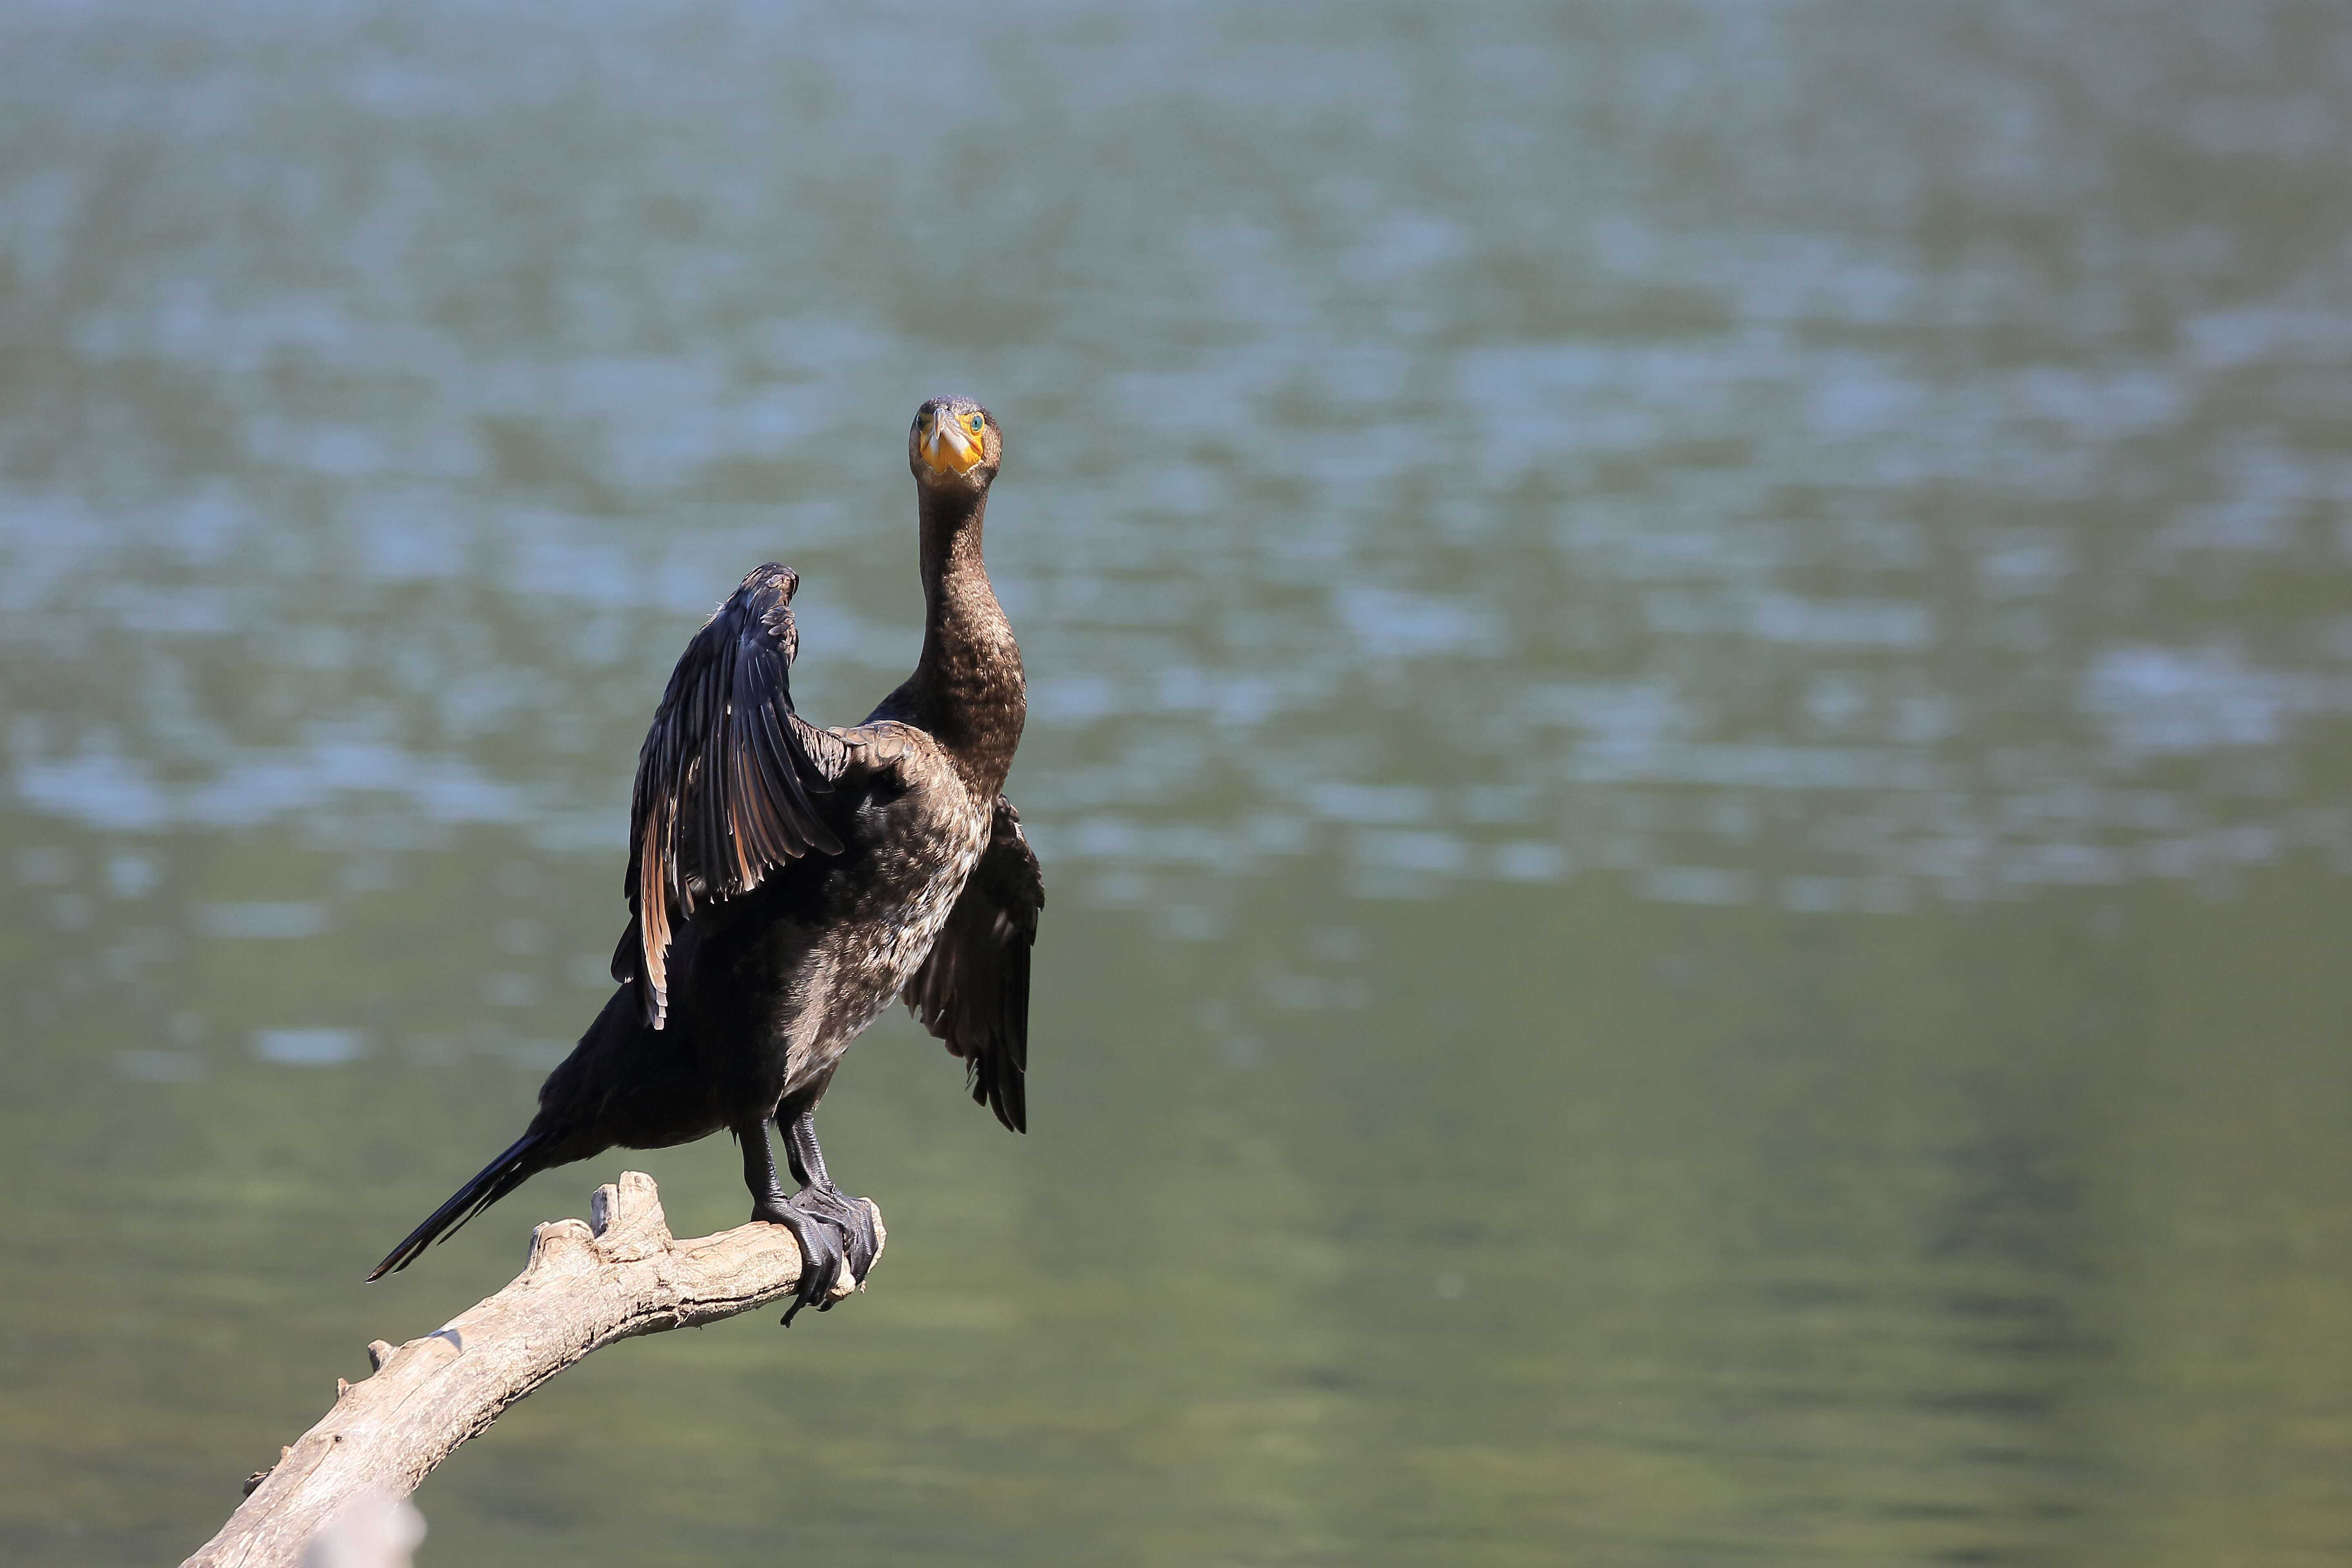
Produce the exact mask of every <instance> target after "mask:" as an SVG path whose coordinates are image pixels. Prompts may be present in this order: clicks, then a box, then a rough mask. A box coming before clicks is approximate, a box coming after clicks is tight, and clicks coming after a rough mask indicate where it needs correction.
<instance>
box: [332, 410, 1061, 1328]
mask: <svg viewBox="0 0 2352 1568" xmlns="http://www.w3.org/2000/svg"><path fill="white" fill-rule="evenodd" d="M1002 453H1003V440H1002V437H1001V435H1000V433H999V431H998V429H997V425H996V421H995V419H994V418H993V417H992V416H990V414H989V413H988V411H987V410H986V409H984V408H982V407H981V406H980V405H978V404H975V403H972V402H971V401H969V400H968V399H965V398H960V397H945V398H934V399H933V400H931V401H930V402H928V403H926V404H924V405H923V406H922V407H921V409H920V410H919V411H918V412H917V414H916V416H915V425H914V428H913V430H912V431H911V432H910V434H909V435H908V465H909V467H911V468H913V470H914V474H915V488H916V493H917V496H918V498H919V512H920V517H921V523H922V553H921V565H922V578H923V651H922V657H921V658H920V659H919V662H918V663H917V664H916V666H915V673H914V674H912V675H911V676H908V678H907V679H906V681H905V682H904V683H903V684H902V685H900V686H899V688H898V689H897V690H896V691H893V692H892V693H890V695H889V696H887V697H886V698H884V699H883V700H882V702H881V705H880V706H879V707H877V708H876V709H875V710H874V711H873V713H872V714H870V715H869V716H868V717H867V718H866V721H865V722H864V723H863V724H860V725H857V726H856V728H854V729H840V730H821V729H818V728H817V727H815V726H814V725H813V724H810V723H809V722H808V721H805V720H803V719H802V718H801V717H800V715H799V714H797V713H795V712H794V711H793V701H792V693H791V689H790V686H789V682H788V679H787V676H788V671H789V668H790V666H791V664H792V662H793V657H794V655H795V654H796V653H797V652H798V646H799V639H798V637H797V635H796V633H795V632H794V630H793V616H792V609H791V604H792V597H793V589H794V588H795V587H796V586H797V585H798V582H799V579H798V578H797V577H796V576H795V575H794V574H793V573H792V572H790V571H787V570H786V569H785V568H783V567H782V566H777V565H772V564H771V565H766V566H762V567H761V568H760V569H759V570H758V571H756V572H753V573H752V574H751V575H750V576H748V577H746V578H744V579H743V583H742V585H741V586H740V587H739V588H737V589H736V590H735V593H734V595H732V596H731V597H730V598H729V599H728V601H727V602H726V603H725V604H723V605H720V606H719V609H718V611H717V612H716V613H715V614H714V615H712V616H711V617H710V619H709V622H708V623H707V624H706V625H705V626H703V628H702V629H701V631H699V632H698V633H697V634H695V637H694V639H693V641H691V642H689V643H688V645H687V648H686V653H685V655H684V657H682V658H679V660H678V661H677V669H676V670H675V671H674V672H673V673H672V674H671V676H670V679H669V688H668V689H667V691H665V692H664V693H663V694H662V700H661V705H660V707H658V708H657V709H656V710H655V711H654V722H653V728H652V729H651V730H650V731H647V732H646V743H645V747H644V750H642V751H641V752H639V753H638V755H637V780H636V788H635V792H634V795H633V796H632V799H631V802H630V808H629V870H628V878H627V882H626V889H627V892H628V897H629V909H630V912H631V916H632V919H631V921H630V924H629V928H628V930H627V931H626V932H625V933H624V934H623V936H622V939H621V945H620V948H619V951H618V952H615V953H614V956H613V977H614V979H615V980H617V981H619V982H620V989H618V990H617V991H615V992H614V994H613V997H612V1000H611V1001H609V1002H607V1003H606V1004H605V1005H604V1011H603V1012H602V1013H601V1014H599V1015H598V1016H597V1018H596V1021H595V1022H594V1023H593V1024H591V1025H590V1026H588V1032H587V1033H586V1034H584V1035H583V1036H582V1037H581V1038H580V1043H579V1045H577V1046H576V1047H573V1048H572V1054H571V1055H570V1056H569V1057H567V1058H564V1060H563V1062H562V1064H561V1065H560V1066H558V1067H557V1068H555V1070H554V1071H553V1072H551V1073H550V1074H548V1077H547V1081H546V1083H544V1084H543V1085H541V1088H540V1091H539V1113H538V1114H537V1115H536V1116H534V1117H532V1118H531V1121H530V1128H529V1130H527V1131H525V1132H524V1133H523V1135H522V1137H521V1138H520V1139H519V1140H517V1141H516V1142H515V1143H514V1145H513V1147H511V1148H509V1149H508V1150H507V1152H505V1153H503V1154H500V1155H499V1157H498V1158H497V1159H495V1160H493V1161H491V1162H490V1163H489V1164H488V1165H487V1166H486V1167H484V1168H483V1170H482V1171H481V1173H479V1174H478V1175H477V1176H475V1177H474V1179H473V1180H471V1181H469V1182H467V1184H465V1185H464V1186H463V1187H461V1188H459V1189H458V1190H457V1194H456V1195H455V1196H453V1197H451V1198H450V1200H449V1201H448V1202H447V1203H446V1204H443V1205H441V1206H440V1207H439V1208H438V1209H436V1210H435V1211H434V1213H433V1215H432V1216H431V1217H430V1218H428V1219H427V1220H425V1223H424V1224H423V1225H420V1226H417V1227H416V1229H415V1231H413V1232H411V1233H410V1235H409V1237H408V1238H407V1239H406V1240H405V1241H403V1242H402V1243H401V1244H400V1245H399V1246H398V1247H394V1248H393V1249H392V1253H391V1256H389V1257H387V1258H385V1259H384V1260H383V1262H382V1263H380V1264H378V1265H377V1266H376V1269H375V1272H374V1273H373V1274H372V1275H370V1276H369V1278H370V1279H381V1278H383V1276H384V1275H385V1274H387V1273H390V1272H392V1271H393V1270H394V1269H399V1268H406V1267H407V1266H408V1265H409V1264H410V1263H412V1262H414V1261H415V1258H416V1257H417V1255H418V1254H419V1253H421V1252H423V1251H424V1250H425V1247H427V1246H429V1245H430V1244H431V1243H432V1242H433V1241H434V1240H435V1238H436V1237H444V1236H446V1235H447V1234H448V1233H449V1232H451V1231H454V1230H456V1229H457V1226H461V1225H463V1224H465V1222H466V1221H467V1220H469V1219H471V1218H472V1217H473V1216H474V1215H478V1214H479V1213H481V1212H482V1211H483V1210H484V1209H486V1208H488V1206H489V1205H492V1204H494V1203H496V1202H498V1201H499V1199H500V1198H502V1197H504V1196H506V1194H509V1193H510V1192H512V1191H513V1190H514V1189H515V1188H516V1187H518V1186H520V1185H521V1184H523V1183H524V1182H525V1181H526V1180H528V1179H529V1178H530V1176H532V1175H533V1174H535V1173H538V1172H541V1171H544V1170H547V1169H549V1168H550V1167H551V1166H555V1165H562V1164H568V1163H571V1162H572V1161H574V1160H585V1159H588V1158H590V1157H591V1156H593V1155H596V1154H600V1153H602V1152H604V1151H605V1150H607V1149H610V1148H612V1147H614V1145H615V1144H617V1145H619V1146H621V1147H623V1148H628V1149H657V1148H667V1147H668V1146H669V1145H671V1144H676V1143H686V1142H692V1141H693V1140H695V1139H698V1138H702V1137H706V1136H708V1135H709V1134H710V1133H713V1132H718V1131H730V1132H732V1133H733V1134H734V1135H735V1137H736V1138H737V1140H738V1141H739V1142H740V1143H741V1144H742V1147H743V1179H744V1181H745V1183H746V1184H748V1185H749V1186H750V1187H751V1217H752V1218H754V1219H760V1220H768V1221H771V1222H772V1223H774V1224H777V1225H781V1226H785V1227H787V1228H788V1229H790V1230H791V1231H792V1233H793V1237H795V1238H796V1239H797V1240H798V1241H799V1243H800V1246H801V1249H802V1253H803V1258H804V1260H805V1265H804V1267H803V1269H802V1273H801V1281H800V1286H799V1289H798V1294H797V1297H796V1300H794V1302H793V1307H792V1310H791V1311H789V1312H787V1313H786V1314H785V1317H784V1321H786V1322H790V1321H792V1317H793V1313H795V1312H798V1311H799V1310H800V1309H801V1308H803V1307H804V1306H808V1305H811V1304H816V1305H818V1306H819V1308H820V1310H822V1309H823V1308H824V1307H825V1306H829V1305H830V1304H831V1302H830V1300H829V1297H828V1292H829V1291H830V1289H832V1288H833V1286H834V1284H835V1281H836V1280H837V1279H839V1277H840V1274H841V1270H842V1269H843V1268H847V1269H848V1270H849V1271H850V1274H851V1277H852V1278H853V1279H857V1280H860V1281H862V1280H863V1279H865V1276H866V1268H868V1267H870V1266H871V1264H872V1263H873V1260H874V1253H875V1249H876V1238H875V1234H874V1227H873V1220H872V1217H871V1215H870V1214H869V1212H868V1210H867V1208H866V1205H865V1204H864V1203H863V1202H861V1201H858V1200H856V1199H852V1198H848V1197H846V1196H845V1195H844V1194H842V1192H841V1190H840V1189H839V1188H837V1187H835V1185H834V1184H833V1179H832V1177H831V1176H829V1175H828V1174H827V1173H826V1172H825V1166H824V1154H823V1153H822V1152H820V1151H819V1150H818V1148H817V1141H816V1124H815V1121H814V1117H815V1113H816V1107H817V1101H818V1100H821V1099H822V1098H823V1097H824V1089H825V1085H826V1084H827V1083H829V1082H830V1081H831V1080H832V1079H833V1073H834V1068H835V1067H836V1066H838V1065H839V1063H840V1060H841V1057H842V1053H843V1052H844V1051H845V1050H846V1049H848V1047H849V1042H850V1041H851V1040H853V1039H854V1038H856V1036H857V1034H858V1032H859V1031H860V1030H862V1029H864V1028H865V1027H866V1025H868V1024H870V1023H872V1022H873V1021H874V1019H875V1018H876V1017H877V1016H878V1015H879V1014H880V1013H881V1012H882V1011H883V1009H884V1008H886V1007H887V1006H888V1005H889V1004H890V1000H891V998H892V997H893V996H903V997H904V998H905V999H906V1002H907V1005H908V1007H909V1008H911V1009H912V1010H913V1012H914V1014H915V1016H917V1017H918V1018H919V1019H920V1020H921V1021H922V1023H923V1024H924V1025H925V1026H926V1027H928V1028H929V1030H930V1032H931V1033H932V1034H933V1035H935V1036H937V1037H939V1038H940V1039H941V1040H943V1041H945V1042H946V1044H947V1048H948V1049H949V1050H950V1052H952V1053H953V1054H955V1055H956V1056H958V1057H961V1058H964V1060H965V1061H966V1063H967V1064H969V1065H968V1076H969V1079H970V1083H971V1093H972V1098H973V1099H974V1100H978V1101H980V1102H981V1103H982V1104H985V1105H986V1106H988V1107H989V1109H990V1110H993V1111H994V1112H995V1113H996V1119H997V1120H998V1121H1002V1122H1003V1123H1004V1125H1005V1126H1007V1127H1009V1128H1011V1129H1012V1130H1013V1131H1016V1132H1018V1131H1024V1130H1025V1128H1026V1125H1027V1112H1026V1110H1025V1108H1024V1096H1023V1090H1022V1074H1023V1071H1024V1068H1025V1067H1026V1066H1027V1058H1028V1028H1029V950H1030V947H1031V945H1032V944H1033V943H1034V942H1035V940H1036V934H1037V914H1038V911H1039V910H1040V909H1042V908H1043V907H1044V905H1045V882H1044V879H1043V878H1042V876H1041V875H1040V873H1039V871H1038V868H1037V858H1036V856H1035V855H1034V854H1033V853H1032V852H1031V851H1030V848H1029V845H1028V841H1027V840H1026V839H1025V838H1024V837H1023V835H1022V832H1021V818H1020V817H1019V816H1017V815H1016V814H1015V813H1014V811H1013V806H1012V805H1011V803H1009V802H1008V801H1006V800H1005V798H1004V796H1003V795H1002V794H1001V793H999V792H1000V790H1001V788H1002V786H1003V783H1004V774H1005V771H1006V770H1007V769H1008V768H1009V767H1011V766H1012V763H1013V748H1014V746H1016V745H1017V744H1018V743H1019V742H1020V740H1021V726H1022V721H1023V719H1024V715H1025V713H1026V711H1027V699H1026V695H1025V688H1024V683H1023V680H1022V674H1021V650H1020V649H1019V648H1018V647H1015V646H1014V644H1013V629H1012V627H1011V626H1008V625H1007V624H1006V623H1005V619H1004V612H1003V610H1002V609H1000V608H999V607H998V605H997V603H996V594H995V591H994V590H993V589H992V588H991V587H990V586H989V582H988V574H987V572H986V570H985V569H984V568H983V567H982V563H981V517H982V512H983V511H984V510H986V508H987V505H988V489H989V485H990V482H991V481H992V480H993V479H995V477H996V469H997V463H998V460H999V458H1000V457H1001V456H1002ZM770 1121H774V1122H775V1124H776V1126H777V1128H778V1130H779V1131H781V1132H782V1137H783V1141H784V1152H785V1158H786V1160H787V1161H788V1162H789V1163H790V1164H791V1167H792V1173H793V1178H794V1179H795V1180H796V1181H797V1182H798V1183H799V1190H798V1191H797V1192H793V1193H789V1194H788V1193H786V1192H785V1191H784V1189H783V1184H782V1182H781V1181H779V1180H778V1178H777V1174H776V1160H775V1154H774V1152H773V1150H772V1147H771V1146H770V1144H769V1142H768V1123H769V1122H770Z"/></svg>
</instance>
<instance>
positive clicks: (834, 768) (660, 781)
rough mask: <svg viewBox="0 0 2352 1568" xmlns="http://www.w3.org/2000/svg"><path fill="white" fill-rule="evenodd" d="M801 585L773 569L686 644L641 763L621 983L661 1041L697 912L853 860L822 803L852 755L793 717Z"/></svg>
mask: <svg viewBox="0 0 2352 1568" xmlns="http://www.w3.org/2000/svg"><path fill="white" fill-rule="evenodd" d="M799 583H800V579H799V578H798V577H797V576H795V575H794V574H793V573H792V572H791V571H789V570H787V569H786V568H784V567H782V566H779V565H776V564H774V563H769V564H768V565H765V566H761V568H759V569H758V570H757V571H755V572H753V573H752V574H751V575H750V576H748V577H746V578H744V579H743V582H742V584H741V585H740V587H738V588H737V589H736V590H735V592H734V594H733V595H730V597H729V598H728V600H727V602H726V603H725V604H723V605H719V608H718V610H717V611H716V612H714V613H713V614H712V616H711V617H710V619H709V621H708V622H706V623H705V624H704V626H703V627H702V629H701V630H700V631H698V632H697V633H696V634H695V635H694V638H693V640H692V641H690V642H688V644H687V646H686V652H685V653H684V654H683V655H681V656H680V657H679V658H678V661H677V668H676V669H674V670H672V671H671V672H670V678H669V686H668V688H667V689H666V690H665V691H664V692H663V693H662V700H661V705H660V706H659V707H658V708H656V710H654V721H653V727H652V728H651V729H649V730H648V731H646V743H645V746H644V747H643V749H642V750H640V751H639V752H638V753H637V778H636V785H635V788H634V789H633V790H632V791H631V793H630V801H629V828H630V831H629V871H628V879H627V885H626V890H627V893H628V896H629V910H630V913H631V914H632V915H633V916H634V917H635V918H634V919H633V921H631V926H630V930H629V931H628V932H627V933H626V934H625V935H624V936H623V938H622V939H621V946H620V950H619V951H618V952H615V953H614V955H613V977H614V979H615V980H622V981H626V980H630V979H635V980H637V981H638V982H639V983H640V992H641V994H642V995H643V997H644V1002H645V1008H646V1021H647V1022H648V1023H650V1024H652V1025H653V1026H654V1027H655V1028H656V1029H658V1028H660V1027H661V1026H662V1024H663V1022H664V1020H665V1019H666V1018H667V1016H668V1007H669V948H670V942H671V940H672V939H673V938H674V937H675V936H676V934H677V929H678V927H679V926H680V925H682V924H683V923H684V922H685V921H687V920H688V919H690V918H691V917H692V915H693V914H694V911H695V910H697V909H698V908H699V907H701V906H703V905H706V904H710V903H715V902H718V901H719V900H725V899H731V898H737V897H740V895H742V894H744V893H747V892H750V891H751V889H754V888H756V887H758V886H759V885H760V883H761V880H762V879H764V878H765V877H766V876H767V875H768V873H769V872H771V871H772V870H773V869H775V868H777V867H779V866H782V865H783V864H785V863H786V862H788V861H791V860H793V859H797V858H800V857H801V856H803V855H807V854H810V853H812V852H814V853H818V854H825V855H834V854H838V853H840V851H841V841H840V840H839V839H838V838H836V837H834V834H833V831H832V830H831V829H830V828H828V827H827V826H825V825H824V817H823V816H821V815H820V814H819V812H818V810H817V807H816V805H815V802H814V800H813V799H812V798H811V796H812V795H821V794H824V793H825V792H826V791H828V790H830V789H831V787H832V784H833V782H834V780H835V779H836V778H837V777H839V775H840V773H841V767H842V763H843V762H844V761H845V757H846V749H845V747H844V746H843V745H841V744H840V743H839V742H834V741H832V738H831V737H828V736H825V735H824V731H819V730H816V729H815V728H814V727H813V726H812V725H810V724H809V723H808V722H807V721H805V720H803V719H802V718H801V716H800V715H799V714H798V713H796V712H794V711H793V695H792V682H791V672H792V661H793V657H794V656H795V655H796V654H797V653H798V652H799V651H800V637H799V633H798V631H797V629H796V628H795V627H794V626H793V613H792V597H793V590H794V589H795V588H797V587H798V586H799ZM828 742H830V743H828ZM828 764H830V766H828Z"/></svg>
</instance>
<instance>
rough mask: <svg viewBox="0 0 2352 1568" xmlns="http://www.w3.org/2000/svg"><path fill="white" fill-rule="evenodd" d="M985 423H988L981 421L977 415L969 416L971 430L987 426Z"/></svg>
mask: <svg viewBox="0 0 2352 1568" xmlns="http://www.w3.org/2000/svg"><path fill="white" fill-rule="evenodd" d="M987 423H988V421H986V420H985V419H982V417H981V416H979V415H977V414H975V415H973V416H971V427H972V428H973V429H975V430H977V429H979V428H980V427H981V426H983V425H985V424H987Z"/></svg>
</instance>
